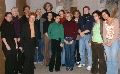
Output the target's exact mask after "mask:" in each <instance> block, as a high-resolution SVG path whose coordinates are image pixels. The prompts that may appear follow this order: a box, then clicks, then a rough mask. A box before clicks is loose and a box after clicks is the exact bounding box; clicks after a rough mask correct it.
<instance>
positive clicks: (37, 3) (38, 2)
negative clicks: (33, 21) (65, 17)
mask: <svg viewBox="0 0 120 74" xmlns="http://www.w3.org/2000/svg"><path fill="white" fill-rule="evenodd" d="M26 2H27V5H29V6H30V7H31V11H32V12H35V11H36V9H38V8H40V9H42V11H43V13H44V12H45V11H44V9H43V5H44V4H45V3H46V2H50V3H51V4H52V5H53V10H52V11H54V12H55V11H56V0H26Z"/></svg>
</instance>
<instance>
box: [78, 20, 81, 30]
mask: <svg viewBox="0 0 120 74" xmlns="http://www.w3.org/2000/svg"><path fill="white" fill-rule="evenodd" d="M80 26H81V18H80V19H79V20H78V29H81V27H80Z"/></svg>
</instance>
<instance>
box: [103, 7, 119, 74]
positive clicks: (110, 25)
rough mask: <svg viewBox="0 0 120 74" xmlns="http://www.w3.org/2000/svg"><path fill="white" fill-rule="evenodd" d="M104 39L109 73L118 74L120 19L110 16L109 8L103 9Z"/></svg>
mask: <svg viewBox="0 0 120 74" xmlns="http://www.w3.org/2000/svg"><path fill="white" fill-rule="evenodd" d="M102 17H103V19H104V20H105V21H104V23H103V41H104V48H105V53H106V57H107V59H106V63H107V73H106V74H118V53H119V40H118V38H119V20H118V19H117V18H112V17H110V13H109V12H108V10H107V9H104V10H102Z"/></svg>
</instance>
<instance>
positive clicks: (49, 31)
mask: <svg viewBox="0 0 120 74" xmlns="http://www.w3.org/2000/svg"><path fill="white" fill-rule="evenodd" d="M51 31H52V24H50V25H49V27H48V36H49V38H50V39H51Z"/></svg>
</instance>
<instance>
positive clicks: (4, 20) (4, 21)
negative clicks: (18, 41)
mask: <svg viewBox="0 0 120 74" xmlns="http://www.w3.org/2000/svg"><path fill="white" fill-rule="evenodd" d="M8 14H10V15H12V13H11V12H6V13H5V16H4V19H3V21H2V23H6V22H7V20H6V19H5V17H6V16H7V15H8ZM10 23H11V24H13V20H11V21H10Z"/></svg>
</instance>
